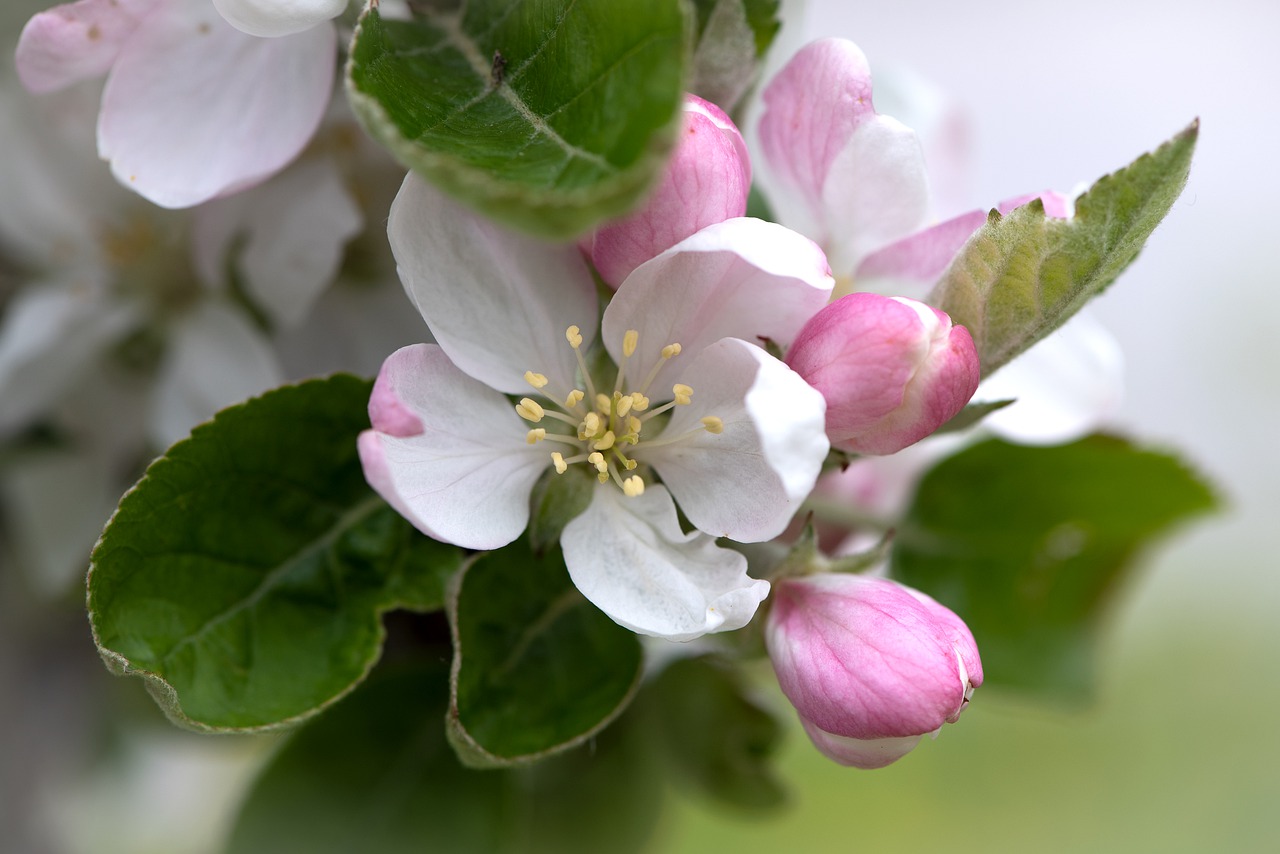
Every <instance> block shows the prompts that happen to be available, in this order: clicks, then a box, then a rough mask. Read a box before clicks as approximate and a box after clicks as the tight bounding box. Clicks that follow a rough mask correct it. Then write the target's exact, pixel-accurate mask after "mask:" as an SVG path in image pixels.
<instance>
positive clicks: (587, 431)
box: [578, 412, 600, 440]
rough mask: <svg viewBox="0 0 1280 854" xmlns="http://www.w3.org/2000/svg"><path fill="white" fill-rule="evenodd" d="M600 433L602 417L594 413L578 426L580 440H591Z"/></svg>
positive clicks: (589, 413) (590, 413)
mask: <svg viewBox="0 0 1280 854" xmlns="http://www.w3.org/2000/svg"><path fill="white" fill-rule="evenodd" d="M599 432H600V416H599V415H596V414H595V413H594V412H588V413H587V417H586V418H584V419H582V423H581V424H579V425H578V438H579V439H582V440H586V439H590V438H592V437H593V436H595V435H596V434H597V433H599Z"/></svg>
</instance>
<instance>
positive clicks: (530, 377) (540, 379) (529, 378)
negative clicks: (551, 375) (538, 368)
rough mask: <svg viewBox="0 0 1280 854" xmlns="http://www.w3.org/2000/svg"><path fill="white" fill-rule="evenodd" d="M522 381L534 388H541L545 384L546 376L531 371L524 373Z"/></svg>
mask: <svg viewBox="0 0 1280 854" xmlns="http://www.w3.org/2000/svg"><path fill="white" fill-rule="evenodd" d="M524 381H525V382H527V383H528V384H529V385H531V386H533V387H534V388H542V387H543V386H545V385H546V384H547V376H546V374H535V373H534V372H533V371H525V372H524Z"/></svg>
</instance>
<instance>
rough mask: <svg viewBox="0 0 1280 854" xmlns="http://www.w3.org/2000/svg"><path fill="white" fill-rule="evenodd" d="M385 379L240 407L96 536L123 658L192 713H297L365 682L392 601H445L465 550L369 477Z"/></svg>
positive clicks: (106, 605) (243, 723) (246, 719)
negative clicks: (440, 537)
mask: <svg viewBox="0 0 1280 854" xmlns="http://www.w3.org/2000/svg"><path fill="white" fill-rule="evenodd" d="M369 390H370V384H369V383H368V382H367V381H365V380H358V379H356V378H355V377H349V376H335V377H332V378H330V379H327V380H313V381H310V382H305V383H302V384H301V385H297V386H289V387H286V388H282V389H278V390H276V391H273V392H269V393H267V394H265V395H263V396H262V397H259V398H256V399H254V400H251V401H249V402H248V403H244V404H241V405H239V406H233V407H230V408H229V409H224V410H223V411H222V412H220V413H218V415H217V416H216V417H215V418H214V419H213V421H211V422H209V423H207V424H203V425H201V426H199V427H197V428H196V429H195V430H194V431H193V432H192V434H191V437H190V438H188V439H184V440H183V441H181V442H178V443H177V444H176V445H174V446H173V447H172V448H170V449H169V451H168V453H166V454H165V455H164V456H163V457H161V458H160V459H158V460H156V461H155V462H154V463H152V464H151V466H150V467H149V468H148V469H147V473H146V475H145V476H144V477H143V478H142V480H141V481H139V482H138V484H137V485H136V486H134V487H133V489H132V490H130V491H129V492H128V493H127V494H126V495H125V496H124V498H123V499H121V501H120V506H119V507H118V508H117V510H116V513H115V515H114V516H113V517H112V518H111V521H110V522H109V523H108V524H107V527H106V530H104V531H103V533H102V538H101V540H100V541H99V542H98V545H97V547H96V548H95V549H94V551H93V557H92V565H91V567H90V570H89V619H90V623H91V625H92V628H93V635H94V639H95V641H96V642H97V644H98V649H99V652H100V653H101V654H102V657H103V659H104V661H106V663H107V666H108V667H109V668H110V669H111V670H112V671H114V672H115V673H117V674H120V675H136V676H141V677H142V678H143V679H145V680H146V682H147V685H148V688H149V689H150V690H151V692H152V694H153V695H154V696H155V697H156V700H157V701H158V702H159V703H160V704H161V705H162V706H163V707H164V709H165V711H166V713H167V714H168V715H169V716H170V717H171V718H172V719H173V720H174V721H175V722H177V723H180V724H183V725H185V726H189V727H192V728H195V729H201V730H208V731H245V730H254V729H262V728H268V727H273V726H277V725H282V724H289V723H293V722H295V721H297V720H299V719H301V718H304V717H306V716H308V715H311V714H313V713H315V712H317V711H319V710H320V709H322V708H324V707H325V706H326V705H328V704H329V703H331V702H333V701H334V700H335V699H337V698H338V697H340V696H342V695H343V694H345V693H346V692H347V691H349V690H350V689H351V688H352V687H353V686H354V685H355V684H356V683H358V682H359V681H360V680H361V679H363V678H364V676H365V674H366V673H368V671H369V668H370V667H372V666H373V663H374V661H375V660H376V659H377V657H378V654H379V651H380V650H381V646H382V638H383V629H382V624H381V620H380V615H381V613H382V612H383V611H386V610H389V609H391V608H410V609H414V610H432V609H436V608H439V607H441V606H442V604H443V590H444V583H445V580H446V579H447V577H448V576H449V575H450V574H451V573H453V572H454V571H455V570H456V569H457V567H458V566H459V565H460V563H461V554H460V552H459V550H458V549H456V548H455V547H453V546H446V545H443V544H441V543H437V542H435V541H433V540H430V539H428V538H426V537H424V536H422V535H421V534H419V533H418V532H417V531H415V530H414V529H413V528H412V527H410V526H409V524H408V523H407V522H405V521H404V520H403V519H401V518H400V517H399V516H398V515H397V514H396V513H395V512H394V511H393V510H391V508H389V507H388V506H387V505H386V504H385V503H384V502H383V501H382V500H381V499H380V498H379V497H378V496H377V495H375V494H374V493H373V491H372V490H370V489H369V487H368V486H367V485H366V484H365V482H364V476H363V473H362V470H361V467H360V461H359V459H358V458H357V456H356V436H357V435H358V434H359V433H360V431H361V430H362V429H365V428H367V427H368V423H369V422H368V417H367V415H366V414H365V408H366V405H367V402H368V398H369Z"/></svg>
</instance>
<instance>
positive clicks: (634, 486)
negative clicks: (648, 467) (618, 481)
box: [622, 474, 644, 498]
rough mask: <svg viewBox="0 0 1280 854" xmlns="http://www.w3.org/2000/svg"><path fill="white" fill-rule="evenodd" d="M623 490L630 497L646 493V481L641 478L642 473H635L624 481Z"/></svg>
mask: <svg viewBox="0 0 1280 854" xmlns="http://www.w3.org/2000/svg"><path fill="white" fill-rule="evenodd" d="M622 491H623V493H624V494H626V495H627V496H628V497H629V498H635V497H636V496H638V495H643V494H644V481H643V480H641V479H640V475H638V474H633V475H632V476H631V477H629V478H627V479H626V480H624V481H623V482H622Z"/></svg>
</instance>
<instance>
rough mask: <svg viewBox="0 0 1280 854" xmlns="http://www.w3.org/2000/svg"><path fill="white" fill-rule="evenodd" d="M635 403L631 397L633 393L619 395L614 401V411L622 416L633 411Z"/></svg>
mask: <svg viewBox="0 0 1280 854" xmlns="http://www.w3.org/2000/svg"><path fill="white" fill-rule="evenodd" d="M633 404H634V401H633V400H632V399H631V395H627V396H626V397H623V396H622V395H617V396H616V397H615V398H614V401H613V407H614V411H615V412H617V413H618V417H619V418H622V417H624V416H626V414H627V413H628V412H630V411H631V407H632V405H633Z"/></svg>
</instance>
